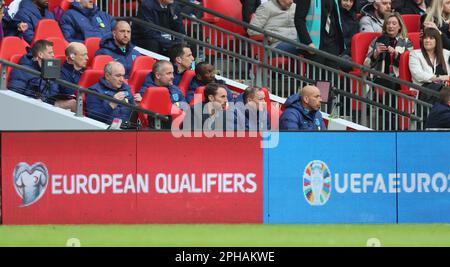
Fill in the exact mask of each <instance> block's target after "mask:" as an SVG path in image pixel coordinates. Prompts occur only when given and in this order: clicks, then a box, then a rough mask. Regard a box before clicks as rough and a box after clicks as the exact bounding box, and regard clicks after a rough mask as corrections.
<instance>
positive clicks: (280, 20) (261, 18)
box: [247, 0, 298, 55]
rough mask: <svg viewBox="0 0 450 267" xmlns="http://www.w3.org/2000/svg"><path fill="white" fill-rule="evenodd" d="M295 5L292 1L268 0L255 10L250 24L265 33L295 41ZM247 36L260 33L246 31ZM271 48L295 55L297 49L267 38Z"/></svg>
mask: <svg viewBox="0 0 450 267" xmlns="http://www.w3.org/2000/svg"><path fill="white" fill-rule="evenodd" d="M294 16H295V4H294V3H293V0H269V1H267V2H266V3H264V4H262V5H260V6H259V7H258V9H256V13H255V16H254V17H253V18H252V20H251V21H250V24H251V25H253V26H255V27H258V28H261V29H263V30H265V31H267V32H270V33H275V34H279V35H282V36H284V37H286V38H288V39H291V40H292V41H294V42H296V41H297V30H296V29H295V23H294ZM247 32H248V35H250V36H253V35H260V34H261V32H258V31H254V30H252V29H248V30H247ZM269 44H270V45H271V46H272V47H275V48H278V49H280V50H283V51H286V52H288V53H291V54H294V55H297V54H298V51H297V47H296V46H295V45H292V44H290V43H287V42H281V41H279V40H276V39H274V38H269Z"/></svg>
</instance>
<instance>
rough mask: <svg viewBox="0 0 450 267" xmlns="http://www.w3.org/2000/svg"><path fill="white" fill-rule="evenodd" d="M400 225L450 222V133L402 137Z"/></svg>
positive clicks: (402, 135) (398, 150)
mask: <svg viewBox="0 0 450 267" xmlns="http://www.w3.org/2000/svg"><path fill="white" fill-rule="evenodd" d="M397 137H398V142H397V157H398V172H399V184H400V185H401V186H399V194H398V222H399V223H449V222H450V212H449V211H450V164H449V160H448V155H449V147H450V132H422V133H413V132H411V133H409V132H404V133H398V134H397Z"/></svg>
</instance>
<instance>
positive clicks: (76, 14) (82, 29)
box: [59, 0, 116, 43]
mask: <svg viewBox="0 0 450 267" xmlns="http://www.w3.org/2000/svg"><path fill="white" fill-rule="evenodd" d="M115 24H116V22H115V20H114V18H113V17H111V16H110V15H109V14H108V13H106V12H103V11H100V10H99V9H98V7H97V6H96V5H94V4H93V2H92V0H80V2H79V3H78V2H73V3H72V5H71V6H70V9H69V10H67V11H66V12H64V15H63V16H62V17H61V20H60V21H59V25H60V26H61V30H62V32H63V34H64V38H65V39H66V40H67V41H69V42H80V43H83V42H84V40H85V39H87V38H88V37H100V38H102V37H104V36H106V35H108V34H110V33H111V31H112V30H113V28H114V26H115Z"/></svg>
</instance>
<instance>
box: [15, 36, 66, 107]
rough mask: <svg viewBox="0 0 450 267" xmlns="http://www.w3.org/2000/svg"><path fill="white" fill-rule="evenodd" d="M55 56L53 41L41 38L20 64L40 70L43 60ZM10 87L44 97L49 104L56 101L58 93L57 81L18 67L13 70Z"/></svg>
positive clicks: (20, 92) (37, 96)
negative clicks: (47, 79) (46, 79)
mask: <svg viewBox="0 0 450 267" xmlns="http://www.w3.org/2000/svg"><path fill="white" fill-rule="evenodd" d="M53 57H54V55H53V43H51V42H49V41H46V40H39V41H37V42H36V43H35V44H34V45H33V48H32V49H31V51H29V53H28V54H26V55H24V56H23V57H22V58H21V59H20V61H19V64H20V65H22V66H25V67H28V68H30V69H33V70H36V71H39V72H40V71H41V65H42V60H43V59H50V58H53ZM8 87H9V89H10V90H12V91H15V92H17V93H19V94H22V95H26V96H29V97H32V98H37V99H42V100H43V101H44V102H46V103H49V104H54V103H55V99H52V97H53V96H55V95H57V94H58V85H57V84H56V83H54V82H52V81H45V80H43V79H42V78H41V77H40V76H35V75H32V74H29V73H26V72H24V71H20V70H18V69H13V70H12V72H11V77H10V82H9V85H8Z"/></svg>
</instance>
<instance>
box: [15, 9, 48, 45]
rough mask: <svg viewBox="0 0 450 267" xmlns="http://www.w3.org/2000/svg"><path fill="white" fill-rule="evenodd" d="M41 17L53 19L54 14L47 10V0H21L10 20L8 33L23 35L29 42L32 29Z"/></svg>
mask: <svg viewBox="0 0 450 267" xmlns="http://www.w3.org/2000/svg"><path fill="white" fill-rule="evenodd" d="M41 19H55V16H54V14H53V13H52V12H50V11H48V0H23V1H22V2H20V5H19V10H18V11H17V13H16V14H15V16H14V18H13V20H12V22H11V25H10V27H9V29H10V30H9V33H8V35H16V36H19V37H23V39H24V40H25V41H26V42H27V43H29V44H31V41H32V40H33V37H34V31H35V30H36V27H37V25H38V23H39V21H40V20H41ZM23 23H26V24H27V26H24V25H23Z"/></svg>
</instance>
